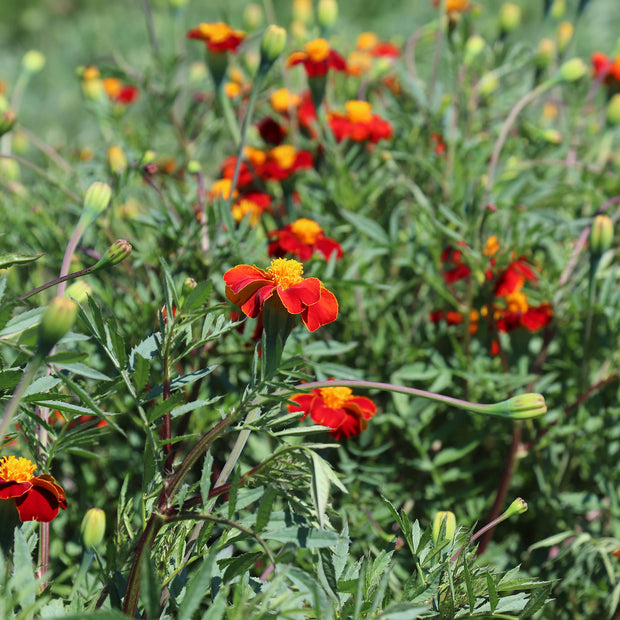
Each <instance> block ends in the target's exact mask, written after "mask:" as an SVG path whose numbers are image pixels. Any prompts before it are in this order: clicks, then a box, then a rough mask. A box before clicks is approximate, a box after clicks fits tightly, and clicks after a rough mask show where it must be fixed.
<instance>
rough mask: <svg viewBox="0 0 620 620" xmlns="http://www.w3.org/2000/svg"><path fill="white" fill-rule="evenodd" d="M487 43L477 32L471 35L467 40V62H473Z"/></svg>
mask: <svg viewBox="0 0 620 620" xmlns="http://www.w3.org/2000/svg"><path fill="white" fill-rule="evenodd" d="M485 45H486V43H485V41H484V39H483V38H482V37H481V36H479V35H477V34H475V35H472V36H471V37H469V39H467V41H466V42H465V58H464V60H465V64H471V63H472V61H473V60H474V59H475V58H477V57H478V56H479V55H480V54H481V53H482V50H483V49H484V46H485Z"/></svg>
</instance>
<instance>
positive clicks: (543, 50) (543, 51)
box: [534, 39, 555, 69]
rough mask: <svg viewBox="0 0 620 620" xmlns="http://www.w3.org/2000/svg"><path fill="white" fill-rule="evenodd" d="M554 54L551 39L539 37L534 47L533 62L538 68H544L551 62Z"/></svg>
mask: <svg viewBox="0 0 620 620" xmlns="http://www.w3.org/2000/svg"><path fill="white" fill-rule="evenodd" d="M554 56H555V43H554V42H553V40H552V39H541V40H540V43H539V44H538V48H537V49H536V54H535V56H534V62H535V63H536V66H537V67H538V68H539V69H544V68H545V67H548V66H549V65H550V64H551V61H552V60H553V57H554Z"/></svg>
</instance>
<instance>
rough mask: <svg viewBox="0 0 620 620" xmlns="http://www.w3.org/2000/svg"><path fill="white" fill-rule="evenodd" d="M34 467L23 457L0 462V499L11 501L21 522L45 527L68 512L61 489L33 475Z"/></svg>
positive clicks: (50, 478)
mask: <svg viewBox="0 0 620 620" xmlns="http://www.w3.org/2000/svg"><path fill="white" fill-rule="evenodd" d="M36 468H37V466H36V465H35V464H34V463H33V462H32V461H29V460H28V459H26V458H24V457H21V456H20V457H15V456H3V457H2V459H0V499H9V500H14V502H15V506H16V507H17V512H18V514H19V519H20V521H39V522H40V523H48V522H49V521H53V520H54V519H55V518H56V517H57V516H58V511H59V509H60V508H62V509H63V510H65V509H66V508H67V500H66V498H65V492H64V490H63V488H62V487H61V486H60V485H59V484H56V480H54V478H52V476H49V475H47V474H42V475H40V476H35V475H34V470H35V469H36Z"/></svg>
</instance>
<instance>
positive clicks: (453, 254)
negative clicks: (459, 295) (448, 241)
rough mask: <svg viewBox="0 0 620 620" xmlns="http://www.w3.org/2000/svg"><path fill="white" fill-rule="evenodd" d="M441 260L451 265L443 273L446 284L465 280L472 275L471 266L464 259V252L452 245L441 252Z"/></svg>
mask: <svg viewBox="0 0 620 620" xmlns="http://www.w3.org/2000/svg"><path fill="white" fill-rule="evenodd" d="M441 262H442V263H444V265H448V266H450V268H449V269H445V270H444V272H443V274H442V275H443V279H444V282H445V283H446V284H454V282H458V281H459V280H464V279H465V278H468V277H469V276H470V275H471V269H470V267H469V266H468V265H466V264H465V263H464V261H463V253H462V252H461V250H459V249H457V248H455V247H453V246H451V245H449V246H448V247H447V248H446V249H445V250H444V251H443V252H442V253H441Z"/></svg>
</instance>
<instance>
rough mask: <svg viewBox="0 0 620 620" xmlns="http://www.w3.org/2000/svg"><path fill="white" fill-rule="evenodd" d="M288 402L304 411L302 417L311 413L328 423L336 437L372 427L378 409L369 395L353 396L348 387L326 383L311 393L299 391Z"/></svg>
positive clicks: (320, 420) (346, 436)
mask: <svg viewBox="0 0 620 620" xmlns="http://www.w3.org/2000/svg"><path fill="white" fill-rule="evenodd" d="M290 400H292V401H294V402H295V403H297V404H296V405H288V409H289V411H291V412H295V411H299V412H303V414H304V415H303V416H302V418H301V419H302V420H303V419H304V418H305V417H306V416H307V415H309V416H310V418H311V419H312V421H313V422H314V423H315V424H321V425H322V426H328V427H329V428H331V429H332V430H331V431H329V433H330V435H332V437H334V438H335V439H342V438H343V437H345V438H348V437H353V436H354V435H359V434H360V433H361V432H362V431H363V430H365V429H366V428H368V422H367V421H368V420H370V418H372V417H373V416H374V415H375V413H377V406H376V405H375V403H373V402H372V400H370V398H366V397H365V396H353V391H352V390H351V389H350V388H348V387H325V388H320V389H316V390H312V391H311V392H310V393H309V394H295V395H294V396H292V397H291V398H290Z"/></svg>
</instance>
